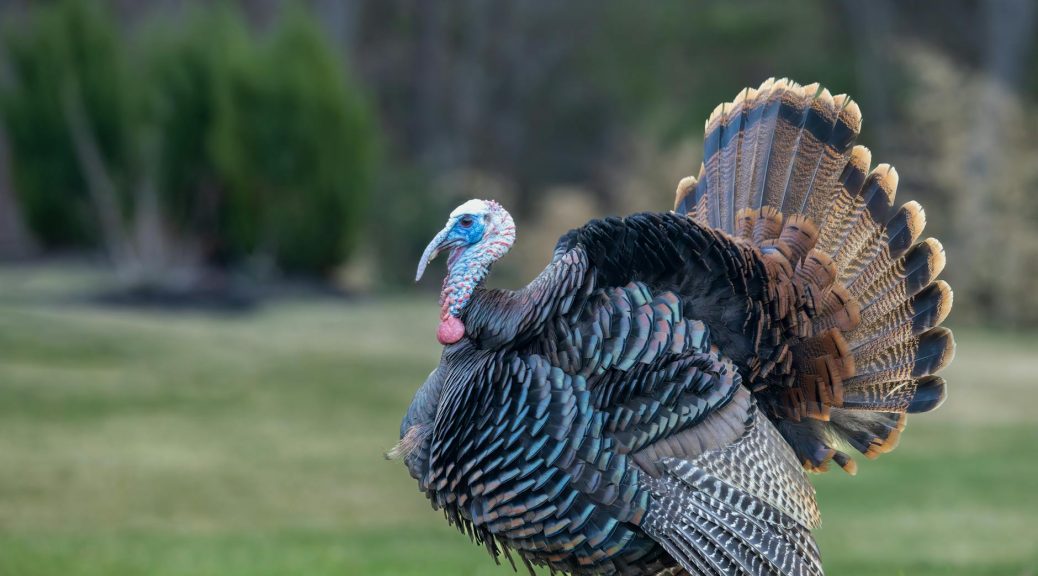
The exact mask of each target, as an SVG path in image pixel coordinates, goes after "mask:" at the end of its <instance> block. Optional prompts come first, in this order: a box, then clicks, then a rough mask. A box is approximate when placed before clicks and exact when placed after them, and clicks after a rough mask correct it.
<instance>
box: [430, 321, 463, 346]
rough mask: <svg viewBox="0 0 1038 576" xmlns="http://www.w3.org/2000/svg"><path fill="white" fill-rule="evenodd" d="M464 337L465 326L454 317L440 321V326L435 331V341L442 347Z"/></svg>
mask: <svg viewBox="0 0 1038 576" xmlns="http://www.w3.org/2000/svg"><path fill="white" fill-rule="evenodd" d="M463 336H465V325H464V324H462V323H461V320H458V319H457V318H455V317H454V316H451V315H449V314H448V315H447V317H446V318H444V319H443V320H440V326H439V327H438V328H437V329H436V339H437V340H439V341H440V344H443V345H444V346H446V345H448V344H454V343H455V342H457V341H458V340H461V338H462V337H463Z"/></svg>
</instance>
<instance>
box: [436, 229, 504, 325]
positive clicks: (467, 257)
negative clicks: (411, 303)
mask: <svg viewBox="0 0 1038 576" xmlns="http://www.w3.org/2000/svg"><path fill="white" fill-rule="evenodd" d="M502 246H503V245H502V244H501V243H497V242H493V241H491V242H486V243H484V242H481V243H479V244H475V245H473V246H466V247H463V248H455V249H453V250H451V253H450V256H449V258H448V260H447V269H448V272H447V277H446V278H444V279H443V289H442V290H441V291H440V309H441V313H442V314H441V315H442V317H444V318H446V316H447V315H448V314H449V315H451V316H454V317H455V318H459V317H461V313H462V312H463V311H464V310H465V307H466V306H468V303H469V300H471V299H472V292H473V291H475V289H476V288H478V287H480V286H482V285H483V281H484V280H485V279H486V277H487V274H488V273H489V272H490V265H491V264H493V263H494V261H495V260H497V259H498V258H500V257H501V256H502V255H503V254H504V253H505V252H506V251H507V250H508V247H507V246H503V249H502Z"/></svg>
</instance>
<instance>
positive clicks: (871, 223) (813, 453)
mask: <svg viewBox="0 0 1038 576" xmlns="http://www.w3.org/2000/svg"><path fill="white" fill-rule="evenodd" d="M860 128H861V111H860V110H859V108H858V105H857V104H856V103H855V102H854V101H853V100H851V99H850V98H848V97H847V96H846V95H843V94H840V95H837V96H832V95H831V94H830V93H829V91H828V90H825V89H824V88H819V86H818V85H815V84H812V85H808V86H799V85H797V84H796V83H793V82H790V81H789V80H785V79H782V80H773V79H770V80H767V81H766V82H764V83H763V84H762V85H761V86H760V87H759V88H758V89H756V90H754V89H746V90H744V91H742V92H740V93H739V95H738V97H737V98H736V99H735V100H734V101H733V102H732V103H730V104H724V105H721V106H719V107H717V108H716V109H715V111H714V113H713V114H711V116H710V118H709V120H708V121H707V126H706V131H707V134H706V162H705V163H704V164H703V167H702V168H701V170H700V176H699V179H698V183H697V180H696V179H686V180H683V181H682V184H681V185H679V189H678V194H677V196H678V197H677V201H676V204H675V206H676V207H675V210H677V211H678V212H681V213H684V214H688V215H689V216H690V217H692V218H694V219H696V220H697V221H699V222H700V223H702V224H706V225H710V226H713V227H715V228H719V229H722V230H724V231H726V232H728V233H729V234H731V235H732V236H735V237H737V238H741V239H743V241H745V242H747V243H749V244H752V245H754V246H756V248H757V249H758V250H759V251H760V253H761V257H762V259H763V260H764V261H765V263H766V267H767V269H768V274H769V276H770V277H771V283H772V284H773V285H774V286H773V291H774V292H773V296H772V298H773V302H772V303H771V304H770V306H771V309H770V312H769V319H770V320H769V321H770V322H771V326H772V328H771V330H772V331H771V332H770V333H769V337H770V338H772V340H771V341H769V342H767V343H764V344H762V346H764V345H770V346H771V348H761V350H762V352H761V354H767V355H769V356H767V357H761V358H759V359H758V360H756V361H755V362H754V363H753V364H752V366H749V367H747V368H746V369H747V370H748V371H750V372H752V373H753V374H754V375H755V377H754V379H753V382H752V383H751V386H752V387H753V389H754V390H755V391H756V395H757V398H758V400H759V402H760V404H761V406H762V407H763V408H764V409H765V410H766V411H767V412H768V414H769V416H770V417H771V418H772V420H773V421H775V422H776V424H778V428H779V429H780V431H781V432H782V434H783V437H784V438H785V439H786V441H787V442H788V443H789V444H790V445H791V446H792V447H793V449H794V451H795V453H796V454H797V457H798V458H799V459H800V461H801V462H802V463H803V464H804V466H805V467H807V468H809V469H817V470H823V469H825V468H827V463H828V462H829V461H830V460H833V461H836V463H837V464H839V465H840V466H841V467H843V468H844V469H845V470H847V471H849V472H853V471H854V470H855V464H854V462H853V460H851V459H850V457H849V456H847V455H846V454H844V453H843V452H841V451H840V450H838V449H837V447H838V446H840V445H849V446H851V447H854V448H855V449H857V450H858V451H859V452H862V453H863V454H865V455H866V456H868V457H870V458H871V457H875V456H877V455H878V454H881V453H883V452H887V451H889V450H891V449H893V447H894V446H895V445H896V444H897V440H898V437H899V435H900V432H901V430H903V428H904V423H905V418H904V415H905V414H906V413H916V412H925V411H928V410H931V409H933V408H936V407H937V406H938V405H939V404H940V403H941V401H942V400H943V399H944V397H945V390H946V384H945V382H944V380H943V379H941V378H939V377H937V376H934V375H933V374H935V373H936V372H938V371H939V370H941V369H942V368H944V367H945V366H947V364H948V362H950V361H951V359H952V357H953V356H954V340H953V338H952V334H951V331H949V330H947V329H946V328H942V327H941V326H940V325H941V323H942V322H943V321H944V320H945V318H947V316H948V313H949V311H950V310H951V306H952V292H951V289H950V288H949V287H948V285H947V284H946V283H944V282H943V281H940V280H937V277H938V275H939V274H940V273H941V271H942V270H943V268H944V265H945V256H944V250H943V247H942V246H941V244H940V242H938V241H937V240H934V239H932V238H931V239H927V240H924V241H923V242H918V240H919V238H920V235H921V233H922V231H923V228H924V227H925V224H926V216H925V213H924V211H923V209H922V207H921V206H920V205H919V204H918V203H917V202H914V201H912V202H907V203H905V204H903V205H901V206H900V207H897V208H895V205H894V200H895V197H896V193H897V186H898V180H899V178H898V173H897V170H895V169H894V168H893V167H891V166H890V165H888V164H879V165H877V166H875V167H874V168H871V169H870V166H871V164H872V154H871V152H870V151H869V150H868V149H867V148H865V147H863V146H855V145H854V141H855V139H856V138H857V135H858V132H859V131H860Z"/></svg>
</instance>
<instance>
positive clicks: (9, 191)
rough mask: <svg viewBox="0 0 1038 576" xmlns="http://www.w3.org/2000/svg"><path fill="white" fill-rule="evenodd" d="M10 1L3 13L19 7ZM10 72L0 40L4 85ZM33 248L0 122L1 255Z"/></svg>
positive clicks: (0, 76) (0, 7)
mask: <svg viewBox="0 0 1038 576" xmlns="http://www.w3.org/2000/svg"><path fill="white" fill-rule="evenodd" d="M12 4H13V3H11V2H4V3H2V4H0V11H2V13H3V14H4V16H5V17H8V16H13V12H14V11H15V10H17V9H18V7H13V6H12ZM14 4H17V3H14ZM10 75H11V74H10V70H9V68H8V63H7V54H5V46H4V44H3V42H0V85H6V84H7V83H8V82H9V81H10ZM33 248H34V246H33V243H32V239H31V238H30V236H29V233H28V231H27V230H26V228H25V224H24V222H22V218H21V213H20V212H19V210H18V200H17V198H15V193H14V181H13V176H12V174H11V154H10V150H9V149H8V147H7V135H6V134H5V133H4V127H3V124H2V123H0V258H21V257H24V256H27V255H28V254H30V253H32V252H33Z"/></svg>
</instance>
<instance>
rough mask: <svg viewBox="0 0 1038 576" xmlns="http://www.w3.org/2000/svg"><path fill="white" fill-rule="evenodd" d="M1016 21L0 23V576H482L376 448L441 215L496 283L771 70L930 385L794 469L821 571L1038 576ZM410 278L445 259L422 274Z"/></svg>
mask: <svg viewBox="0 0 1038 576" xmlns="http://www.w3.org/2000/svg"><path fill="white" fill-rule="evenodd" d="M1036 33H1038V5H1036V2H1033V1H1030V0H991V1H989V2H980V1H964V0H949V1H946V2H941V3H939V4H937V3H933V2H924V1H922V0H911V1H907V2H896V1H894V0H873V1H870V2H853V1H850V0H848V1H844V2H823V1H821V0H796V1H792V2H785V3H777V2H768V1H764V0H759V1H749V2H727V1H721V0H715V1H686V0H681V1H679V0H661V1H657V2H653V3H636V2H630V1H620V0H602V1H591V0H578V1H574V2H567V3H558V2H551V1H548V0H535V1H533V0H504V1H495V2H491V1H489V0H450V1H444V2H423V1H419V0H311V1H305V2H304V1H298V2H290V1H287V0H285V1H282V0H238V1H226V2H190V1H186V0H147V1H131V0H111V1H107V2H105V1H89V0H67V1H50V2H47V1H29V0H20V1H19V0H0V575H4V576H6V575H7V574H11V575H57V574H62V575H66V574H67V575H79V574H97V575H123V574H127V575H128V574H161V575H174V574H175V575H203V574H204V575H208V574H212V575H239V574H240V575H246V574H248V575H252V574H386V575H400V574H473V575H475V574H507V573H510V572H511V568H509V567H507V566H506V567H497V566H495V565H494V564H493V562H492V561H491V560H490V558H489V557H488V556H487V555H486V553H485V552H482V551H481V550H480V549H478V548H476V547H474V546H472V545H471V544H470V543H469V542H468V540H467V538H465V537H464V536H462V535H461V534H459V533H458V532H457V531H456V530H454V529H453V528H450V527H449V526H447V524H446V523H445V522H444V520H443V518H442V515H441V514H439V513H437V512H435V511H433V510H432V509H431V508H430V507H429V506H428V503H427V502H426V501H425V499H424V497H423V496H422V495H421V494H419V493H418V492H417V488H416V485H415V484H414V482H413V481H412V480H411V479H410V477H409V476H408V475H407V473H406V471H405V470H404V468H403V466H402V465H400V464H399V463H396V462H387V461H385V460H383V458H382V454H383V452H384V451H385V450H386V449H388V448H389V447H391V446H392V445H393V443H394V442H395V441H396V438H397V434H398V426H399V422H400V418H401V416H402V414H403V412H404V411H405V410H406V408H407V405H408V403H409V401H410V398H411V394H412V393H413V392H414V390H415V389H416V388H417V386H418V385H419V384H420V383H421V382H422V381H423V380H424V377H425V375H426V374H427V373H428V372H429V370H431V369H432V368H433V367H434V366H435V365H436V363H437V359H438V352H439V345H438V344H437V343H436V341H435V339H434V338H433V333H434V331H435V325H436V319H437V304H436V289H437V287H438V284H439V278H435V276H436V274H429V275H428V276H433V278H431V279H427V280H426V281H424V282H423V283H422V284H421V285H420V286H418V287H417V288H416V287H414V286H413V285H412V284H411V282H410V278H411V277H412V275H413V272H414V268H415V265H416V263H417V257H418V255H419V254H420V253H421V250H422V247H423V246H424V244H425V242H427V241H428V240H429V238H430V237H431V236H432V235H433V234H434V233H435V232H436V231H437V230H439V228H440V226H442V223H443V221H444V220H445V219H446V216H447V213H448V212H449V211H450V209H451V208H453V207H454V206H455V205H457V204H459V203H460V202H461V201H463V200H465V199H467V198H471V197H483V198H495V199H498V200H500V201H502V202H503V203H504V204H505V206H506V207H507V208H509V210H510V211H511V212H512V213H513V214H514V215H516V217H517V220H518V224H519V239H518V243H517V246H516V248H515V250H513V253H512V254H510V255H509V256H508V257H507V258H505V259H504V260H503V261H502V262H501V264H500V265H499V266H498V267H496V268H495V272H494V274H493V276H492V279H491V284H493V285H498V286H518V285H521V284H523V283H525V282H526V281H528V280H529V279H530V278H532V277H533V276H534V275H535V274H536V273H537V272H538V271H539V270H540V269H541V268H542V267H543V266H544V264H545V263H546V262H547V260H548V258H549V255H550V252H551V247H552V245H553V243H554V240H555V239H556V238H557V237H558V236H559V235H560V234H562V233H563V232H565V231H566V230H568V229H569V228H571V227H574V226H577V225H580V224H582V223H583V222H585V221H586V220H587V219H589V218H593V217H598V216H602V215H607V214H624V213H629V212H632V211H637V210H666V209H669V208H670V206H671V203H672V194H673V189H674V186H675V184H676V182H677V181H678V179H680V177H682V176H685V175H689V174H694V173H696V172H698V167H699V162H700V159H701V145H700V140H701V138H702V122H703V121H704V120H705V118H706V116H707V115H708V114H709V112H710V110H711V109H712V108H713V107H714V105H716V104H717V103H719V102H721V101H722V100H730V99H731V98H732V97H734V96H735V94H736V93H737V92H738V91H739V90H740V89H741V88H743V87H744V86H748V85H753V86H756V85H757V84H759V83H760V82H761V81H762V80H763V79H765V78H767V77H769V76H790V77H792V78H793V79H795V80H797V81H799V82H802V83H809V82H814V81H819V82H821V83H823V84H824V85H825V86H827V87H828V88H830V89H831V90H832V91H833V93H839V92H847V93H850V94H851V95H852V96H854V97H855V98H856V100H858V102H859V103H860V105H861V108H862V110H863V114H864V118H865V122H864V127H863V135H862V139H861V141H862V142H863V143H865V144H867V145H868V146H870V147H871V148H872V149H873V153H874V158H875V159H876V160H877V161H889V162H891V163H893V164H895V165H896V166H897V167H898V170H899V173H900V175H901V184H900V198H901V199H902V200H908V199H916V200H919V201H921V202H922V203H923V205H924V206H925V207H926V209H927V215H928V221H929V224H928V229H927V233H928V234H930V235H934V236H936V237H938V238H940V239H941V241H942V242H943V243H944V245H945V247H946V250H947V253H948V261H949V265H948V269H947V270H946V272H945V274H944V277H945V278H947V279H948V280H949V282H951V284H952V286H953V287H954V289H955V292H956V299H955V311H954V313H953V314H952V316H951V318H950V319H949V324H950V325H951V326H952V327H953V328H955V330H956V337H957V340H958V345H959V347H958V350H959V352H958V356H957V359H956V361H955V363H954V364H953V365H952V366H951V367H950V368H949V369H948V370H947V372H946V373H945V374H944V376H945V377H946V378H947V380H948V382H949V385H950V397H949V399H948V401H947V402H946V403H945V405H944V406H943V407H942V408H941V409H940V410H939V411H938V412H936V413H934V414H931V415H925V416H916V417H913V418H911V421H910V424H909V429H908V432H907V433H906V434H905V435H904V436H903V437H902V441H901V446H900V447H899V449H898V450H897V451H896V452H894V453H892V454H890V455H887V456H884V457H883V458H882V459H880V460H879V461H877V462H861V465H860V468H859V474H858V476H857V477H854V478H851V477H847V476H846V475H843V474H842V472H830V473H827V474H824V475H819V476H816V477H814V480H815V481H816V485H817V487H818V492H819V499H820V502H821V506H822V511H823V515H824V518H825V522H824V525H823V527H822V528H821V529H820V530H819V531H818V533H817V536H818V540H819V544H820V546H821V548H822V553H823V558H824V560H825V562H826V566H827V569H828V572H829V573H831V574H906V575H915V574H991V575H995V574H999V575H1001V574H1009V575H1024V574H1030V575H1033V574H1036V573H1038V545H1036V543H1035V542H1036V536H1035V535H1036V534H1038V493H1036V491H1035V490H1034V484H1035V481H1034V478H1035V475H1036V474H1038V419H1036V417H1035V415H1034V408H1033V407H1034V406H1036V405H1038V377H1036V375H1035V372H1036V371H1038V359H1036V351H1038V290H1035V289H1034V282H1035V280H1038V194H1035V193H1034V191H1035V190H1038V112H1036V110H1038V107H1036V106H1035V104H1036V103H1038V74H1035V71H1036V70H1038V42H1035V38H1034V37H1035V34H1036ZM437 269H439V268H437Z"/></svg>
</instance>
